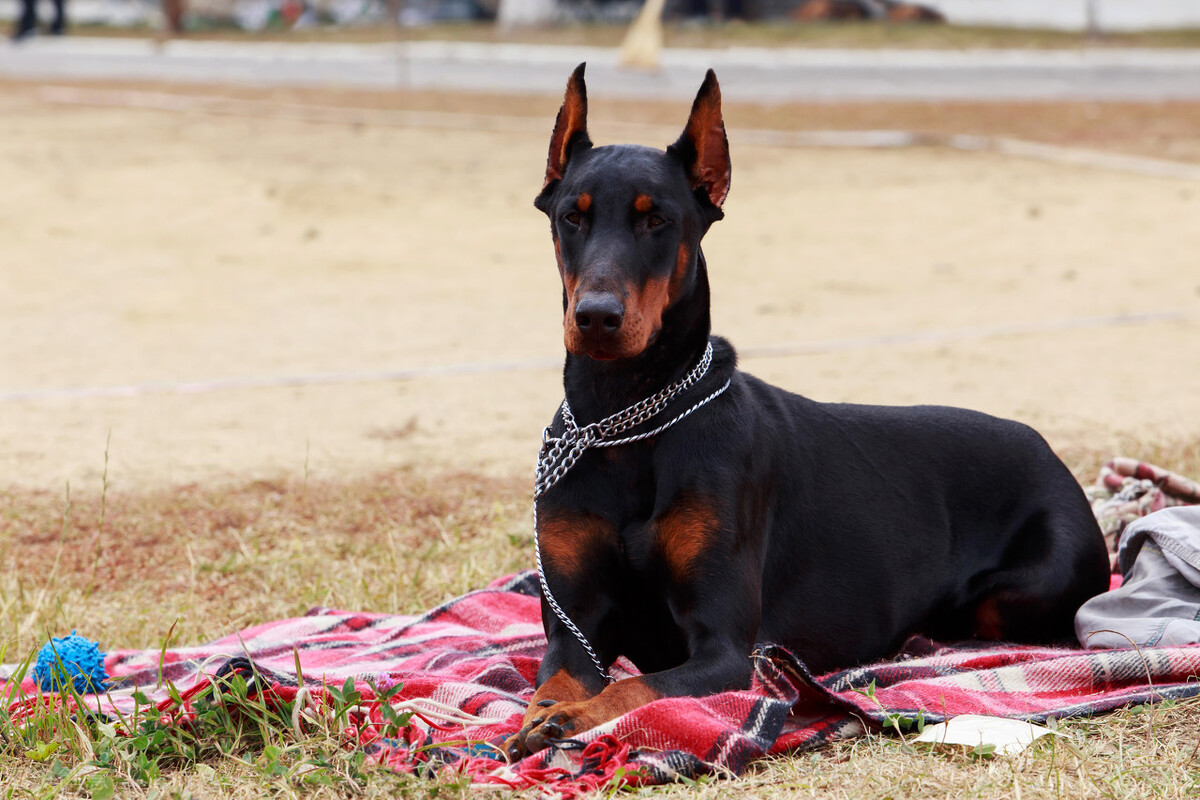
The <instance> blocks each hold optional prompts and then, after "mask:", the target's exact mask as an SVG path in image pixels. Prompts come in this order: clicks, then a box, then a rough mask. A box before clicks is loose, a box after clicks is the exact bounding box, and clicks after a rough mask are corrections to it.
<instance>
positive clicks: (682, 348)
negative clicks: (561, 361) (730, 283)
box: [563, 252, 712, 425]
mask: <svg viewBox="0 0 1200 800" xmlns="http://www.w3.org/2000/svg"><path fill="white" fill-rule="evenodd" d="M711 327H712V322H711V317H710V313H709V289H708V270H707V268H706V265H705V262H704V253H703V252H700V253H698V254H697V258H696V279H695V281H694V282H693V283H692V286H691V289H690V291H689V292H687V293H686V294H684V295H683V296H682V297H680V298H679V300H678V301H676V302H675V304H674V305H672V306H671V307H670V308H669V309H667V310H666V312H664V313H663V320H662V330H661V332H660V333H659V335H658V338H656V339H655V340H654V343H653V344H651V345H650V346H649V347H647V348H646V349H645V350H644V351H643V352H642V353H641V354H640V355H638V356H636V357H635V358H624V359H618V360H615V361H596V360H595V359H592V358H589V357H588V356H578V355H573V354H571V353H567V361H566V366H565V367H564V368H563V388H564V391H565V392H566V397H567V401H568V402H569V403H570V405H571V410H572V412H574V415H575V419H576V420H578V421H579V424H580V425H587V424H589V423H592V422H597V421H599V420H601V419H603V418H604V417H607V416H609V415H610V414H615V413H617V412H618V411H621V410H623V409H625V408H628V407H629V406H631V405H633V404H634V403H636V402H638V401H639V400H643V399H645V398H647V397H649V396H651V395H652V394H654V393H655V392H658V391H659V390H661V389H663V388H665V387H667V386H669V385H670V384H672V383H674V382H675V381H677V380H679V379H680V378H682V377H683V376H684V375H685V374H687V372H688V370H690V369H691V368H692V367H693V366H695V365H696V362H698V361H699V360H700V358H701V357H702V356H703V354H704V348H705V347H706V346H707V344H708V336H709V332H710V329H711Z"/></svg>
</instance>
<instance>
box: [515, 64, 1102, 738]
mask: <svg viewBox="0 0 1200 800" xmlns="http://www.w3.org/2000/svg"><path fill="white" fill-rule="evenodd" d="M586 109H587V106H586V94H585V90H584V86H583V68H582V65H581V67H580V68H579V69H578V70H576V72H575V74H574V75H573V76H572V78H571V81H570V82H569V83H568V88H567V94H566V100H565V102H564V105H563V109H562V111H561V112H560V113H559V118H558V121H557V123H556V127H555V132H554V135H553V137H552V139H551V146H550V158H549V161H548V165H547V174H546V185H545V187H544V189H543V191H542V194H541V195H539V197H538V199H537V203H536V204H537V206H538V207H539V208H540V209H542V210H543V211H545V212H546V213H547V215H548V216H549V217H550V219H551V230H552V235H553V239H554V246H555V253H556V256H557V259H558V265H559V270H560V274H561V276H562V279H563V289H564V292H563V307H564V313H565V316H564V327H565V331H566V333H565V339H566V344H567V350H568V355H567V362H566V367H565V370H564V378H565V380H564V382H565V389H566V396H567V400H568V402H569V404H570V409H571V411H572V412H573V417H574V419H576V420H578V423H579V425H586V424H588V423H590V422H594V421H597V420H601V419H603V418H605V417H607V416H609V415H611V414H614V413H616V412H619V411H621V410H622V409H625V408H627V407H629V406H631V405H633V404H635V403H637V402H638V401H640V400H643V399H644V398H646V397H649V396H651V395H653V394H654V393H656V392H659V391H660V390H662V389H663V388H664V387H668V386H670V385H672V384H673V383H675V382H676V381H679V380H680V379H681V378H682V377H683V376H685V375H686V374H688V373H689V372H690V371H692V370H693V368H695V367H696V365H697V363H698V362H700V361H701V359H702V357H703V355H704V352H705V349H706V347H707V346H708V344H709V342H710V330H709V288H708V277H707V272H706V265H705V261H704V257H703V254H702V253H701V252H700V247H699V245H700V239H701V237H702V236H703V235H704V233H705V231H707V229H708V227H709V225H711V223H712V222H714V221H715V220H717V219H720V217H721V211H720V206H721V204H722V202H723V201H724V199H725V195H726V193H727V191H728V188H729V174H730V171H729V159H728V148H727V144H726V142H725V132H724V125H723V123H722V121H721V115H720V92H719V89H718V88H717V84H716V80H715V77H714V76H713V75H712V73H711V72H710V73H709V76H708V78H707V79H706V80H705V83H704V86H703V87H702V88H701V90H700V93H699V95H698V96H697V99H696V103H695V105H694V106H693V109H692V114H691V117H690V118H689V121H688V125H687V128H686V129H685V131H684V134H683V135H682V136H681V137H680V139H679V141H677V142H676V143H675V144H674V145H672V147H671V148H669V149H668V151H667V152H665V153H664V152H662V151H657V150H652V149H650V148H643V147H634V146H628V145H620V146H614V147H602V148H593V147H592V145H591V142H590V141H589V140H588V137H587V132H586ZM711 343H712V347H713V353H712V362H711V365H710V366H709V368H708V369H707V371H706V372H705V373H704V374H703V377H701V378H700V379H699V381H698V382H697V383H695V385H693V386H690V387H689V388H687V389H686V390H685V391H683V392H682V393H681V394H679V396H678V397H675V398H673V399H672V401H671V402H670V404H669V405H668V406H667V407H666V408H665V409H663V410H662V411H661V413H659V414H658V415H657V416H655V417H653V418H652V419H649V420H647V421H646V422H645V423H644V424H642V425H641V426H637V427H634V428H632V429H631V433H637V432H639V431H645V430H649V429H652V428H654V427H655V426H657V425H659V424H661V423H664V422H668V421H670V420H672V419H674V418H675V417H678V416H680V415H681V414H683V413H684V412H685V411H687V410H688V409H690V408H692V407H694V406H696V405H697V404H698V403H701V402H702V401H704V400H706V399H708V398H710V397H711V400H710V401H709V402H707V403H705V404H704V405H702V406H701V407H699V408H696V409H695V411H694V413H691V414H690V415H689V416H686V417H685V418H683V419H681V420H680V421H679V422H678V424H674V425H673V426H671V427H669V428H668V429H666V430H664V431H662V432H661V433H659V434H656V435H654V436H651V437H649V438H646V439H644V440H640V441H634V442H631V443H628V444H623V445H620V446H618V447H606V448H598V447H593V448H591V449H587V450H585V451H584V452H583V454H582V455H581V456H580V457H579V460H578V462H576V463H575V464H574V465H573V466H572V467H571V468H570V469H569V470H567V471H566V472H565V473H563V474H562V475H561V477H559V478H558V480H557V482H556V483H554V484H553V485H552V486H550V487H549V488H547V489H545V491H544V492H543V493H542V494H541V496H540V497H539V498H538V500H537V513H538V537H539V548H540V556H541V559H542V568H543V572H544V578H545V581H546V585H547V586H548V587H549V588H550V591H551V592H552V594H553V597H554V599H555V600H557V603H558V604H559V606H560V607H561V609H562V611H563V612H564V614H565V616H566V617H567V618H568V619H570V620H571V621H572V622H573V623H574V624H575V625H576V626H578V628H579V630H580V632H581V633H582V634H583V637H584V638H585V639H586V641H587V642H588V643H590V646H591V647H592V648H594V650H595V653H596V655H597V657H598V659H599V661H600V662H601V663H602V664H604V665H607V664H610V663H611V662H612V661H613V660H614V659H615V658H616V657H617V656H618V655H625V656H627V657H628V658H629V659H630V660H632V661H633V663H634V664H636V665H637V667H638V668H639V670H641V671H642V673H643V675H642V677H639V678H634V679H628V680H623V681H619V682H617V683H612V684H608V685H606V681H605V679H604V677H603V676H602V675H601V674H600V671H599V670H598V669H597V668H596V666H595V665H594V664H593V661H592V659H591V657H590V656H589V654H588V653H587V650H586V649H585V647H584V645H583V644H582V643H581V642H580V640H579V638H578V637H577V636H576V635H574V634H573V633H572V632H571V631H570V630H569V629H568V627H567V626H566V624H565V623H564V621H563V620H562V619H561V618H560V617H559V616H558V615H557V614H556V612H555V611H554V610H553V609H552V608H551V607H550V605H549V603H548V600H547V599H546V598H543V603H542V616H543V621H544V624H545V627H546V635H547V637H548V639H549V647H548V649H547V653H546V658H545V659H544V661H543V663H542V666H541V670H540V671H539V674H538V690H537V692H536V693H535V696H534V699H533V701H532V702H531V703H530V706H529V710H528V712H527V713H526V715H525V724H524V726H523V727H522V730H521V732H520V733H518V734H517V735H516V736H514V737H513V738H512V739H510V740H509V742H507V743H506V748H505V749H506V752H507V753H508V755H509V757H510V758H516V757H520V756H521V755H524V754H525V753H527V752H533V751H536V750H539V749H541V748H543V747H545V746H546V745H547V744H549V743H552V742H553V741H554V740H555V739H557V738H561V737H569V736H571V735H573V734H575V733H578V732H581V731H583V730H586V729H587V728H590V727H592V726H594V725H596V724H599V723H601V722H604V721H607V720H609V719H612V718H614V717H616V716H618V715H620V714H622V713H624V712H625V711H628V710H631V709H633V708H636V707H637V706H639V705H642V704H644V703H646V702H649V701H651V700H653V699H655V698H658V697H664V696H680V695H693V696H702V695H706V694H711V693H714V692H717V691H721V690H724V689H729V688H734V687H744V686H746V685H747V684H748V682H749V680H750V673H751V669H750V663H749V659H748V655H749V653H750V651H751V649H752V647H753V646H754V644H755V642H758V641H770V642H775V643H778V644H782V645H784V646H786V647H788V648H790V649H791V650H793V651H794V652H795V653H796V654H797V655H798V656H799V657H800V658H801V659H802V660H804V661H805V662H806V663H807V664H808V665H809V667H810V668H811V669H812V670H813V671H815V672H822V671H826V670H829V669H833V668H838V667H847V666H852V665H855V664H858V663H862V662H864V661H868V660H871V659H878V658H881V657H885V656H887V655H889V654H892V653H894V652H895V651H896V649H897V648H899V647H900V646H901V645H902V643H903V642H904V640H905V639H906V638H907V637H908V636H910V635H912V634H914V633H924V634H927V635H930V636H932V637H934V638H939V639H947V640H949V639H966V638H986V639H1006V640H1017V641H1029V642H1054V641H1067V640H1070V639H1071V638H1072V635H1073V634H1072V631H1073V628H1072V622H1073V618H1074V614H1075V610H1076V609H1077V608H1078V607H1079V605H1080V604H1081V603H1082V602H1083V601H1084V600H1086V599H1087V598H1088V597H1091V596H1092V595H1095V594H1097V593H1099V592H1100V591H1103V589H1104V588H1105V587H1106V586H1107V573H1108V558H1107V555H1106V551H1105V547H1104V542H1103V539H1102V537H1101V535H1100V532H1099V529H1098V528H1097V526H1096V523H1095V520H1094V518H1093V516H1092V514H1091V511H1090V509H1089V507H1088V504H1087V502H1086V500H1085V498H1084V496H1083V493H1082V491H1081V490H1080V488H1079V486H1078V485H1077V484H1076V483H1075V481H1074V479H1073V478H1072V476H1071V474H1070V472H1069V471H1068V470H1067V468H1066V467H1065V466H1064V465H1063V464H1062V462H1061V461H1059V459H1058V458H1057V457H1056V456H1055V455H1054V454H1053V453H1052V452H1051V450H1050V448H1049V447H1048V446H1047V445H1046V443H1045V442H1044V441H1043V440H1042V438H1041V437H1040V436H1039V435H1038V434H1037V433H1035V432H1034V431H1033V430H1031V429H1030V428H1028V427H1026V426H1024V425H1021V424H1019V423H1015V422H1009V421H1005V420H1000V419H996V418H994V417H990V416H987V415H984V414H980V413H976V412H971V411H964V410H960V409H951V408H940V407H931V406H921V407H914V408H892V407H877V406H858V405H845V404H823V403H817V402H814V401H811V400H808V399H806V398H803V397H800V396H798V395H794V394H791V393H789V392H786V391H784V390H782V389H779V388H776V387H773V386H770V385H768V384H766V383H764V382H762V381H760V380H758V379H756V378H754V377H752V376H750V375H747V374H745V373H742V372H739V371H738V370H737V369H736V366H735V362H736V356H735V354H734V352H733V349H732V347H730V345H729V344H728V343H727V342H725V341H724V340H722V339H719V338H711ZM727 382H728V387H727V388H726V389H724V391H720V390H721V388H722V387H723V386H724V385H725V384H726V383H727ZM714 394H715V395H716V396H713V395H714ZM566 433H568V430H567V425H566V423H565V422H564V419H563V415H561V414H560V415H556V417H555V420H554V423H553V424H552V426H551V430H550V436H551V439H552V440H554V439H556V438H560V437H562V436H564V434H566Z"/></svg>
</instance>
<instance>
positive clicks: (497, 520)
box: [0, 472, 532, 653]
mask: <svg viewBox="0 0 1200 800" xmlns="http://www.w3.org/2000/svg"><path fill="white" fill-rule="evenodd" d="M521 488H522V487H521V486H520V485H519V483H518V482H514V481H501V480H496V479H485V478H480V477H475V476H468V475H455V476H449V477H442V478H439V479H437V480H436V481H434V480H429V479H426V478H423V477H421V476H418V475H415V474H413V473H411V472H394V473H389V474H386V475H379V476H377V477H375V478H372V479H370V480H359V481H356V482H353V483H346V484H332V483H324V482H321V483H318V482H309V483H307V484H305V483H304V482H303V481H301V482H299V483H286V482H278V483H275V482H266V481H255V482H253V483H249V484H246V485H242V486H235V487H231V488H222V489H211V488H209V489H202V488H199V487H196V486H184V487H180V488H178V489H175V490H170V491H162V492H156V493H152V494H147V495H134V496H108V497H107V498H103V497H102V496H100V495H98V494H97V493H95V492H93V493H91V494H90V496H88V497H87V498H86V499H80V498H78V497H75V498H71V499H69V500H68V498H67V497H66V494H65V492H64V495H63V496H51V495H48V494H45V493H28V492H8V493H0V508H2V509H3V511H2V512H0V513H2V514H3V520H2V521H0V562H2V563H3V571H2V572H0V597H3V598H4V600H3V603H4V605H3V612H4V613H3V622H2V623H0V625H2V627H0V631H2V634H0V636H2V639H0V641H3V642H6V643H7V644H8V647H9V652H10V653H13V652H25V651H28V650H30V649H31V648H33V647H35V646H39V645H40V644H41V643H42V642H43V641H44V640H45V636H46V634H47V632H54V633H56V635H61V633H60V632H63V631H69V630H70V629H72V628H76V627H77V628H79V630H80V633H86V634H87V635H89V636H91V637H92V638H97V637H98V638H101V639H102V640H103V641H102V644H103V645H104V646H105V647H109V648H115V647H122V648H126V647H132V648H138V647H156V646H158V645H160V644H161V642H162V637H163V635H165V633H166V631H167V630H168V629H169V628H170V627H171V625H172V623H173V622H175V620H177V619H178V620H179V622H178V624H177V625H176V628H175V631H176V633H175V639H176V641H185V642H199V641H205V640H209V639H214V638H217V637H219V636H223V635H225V634H227V633H229V632H231V631H233V630H237V629H240V628H243V627H245V626H246V625H249V624H253V623H255V622H260V621H262V620H267V619H274V618H280V617H289V616H297V615H300V614H303V613H304V612H305V611H306V610H308V609H309V608H311V607H313V606H327V607H334V608H347V609H365V608H369V609H372V610H375V611H384V612H397V613H410V612H416V611H420V610H423V609H425V608H428V607H430V606H432V605H435V604H437V603H438V602H441V601H442V600H445V599H447V598H448V597H451V596H454V595H456V594H461V593H462V592H464V591H467V590H469V589H472V588H477V587H479V586H481V585H483V584H484V583H486V582H487V581H489V580H491V579H492V578H495V577H497V576H499V575H501V574H504V573H506V572H513V571H516V570H517V569H520V568H522V567H524V566H525V561H526V560H527V553H528V547H529V545H530V544H531V542H532V537H531V535H530V534H529V532H528V531H527V530H526V524H525V515H526V511H527V509H528V501H527V499H526V498H525V496H524V494H523V492H522V491H521ZM134 609H136V610H137V613H132V614H131V613H130V611H131V610H134Z"/></svg>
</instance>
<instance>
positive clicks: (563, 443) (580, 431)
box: [533, 341, 732, 683]
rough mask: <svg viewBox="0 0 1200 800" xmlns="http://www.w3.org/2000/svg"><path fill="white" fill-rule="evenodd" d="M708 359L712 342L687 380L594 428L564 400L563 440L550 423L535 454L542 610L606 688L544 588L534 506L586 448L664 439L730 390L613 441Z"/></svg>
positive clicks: (650, 414) (582, 639)
mask: <svg viewBox="0 0 1200 800" xmlns="http://www.w3.org/2000/svg"><path fill="white" fill-rule="evenodd" d="M712 358H713V346H712V342H711V341H710V342H709V343H708V346H707V347H706V348H704V355H703V356H701V358H700V361H699V362H697V364H696V366H695V367H693V368H692V370H691V371H690V372H688V374H687V375H684V376H683V377H682V378H680V379H679V380H678V381H676V382H675V383H673V384H671V385H670V386H668V387H666V388H665V389H663V390H662V391H660V392H658V393H656V394H653V395H651V396H650V397H647V398H646V399H645V400H642V401H640V402H638V403H635V404H633V405H632V406H629V407H628V408H626V409H624V410H622V411H618V412H617V413H616V414H612V415H610V416H607V417H605V418H604V419H602V420H600V421H599V422H593V423H591V424H590V425H585V426H583V427H580V425H579V423H578V422H576V421H575V415H574V414H573V413H572V412H571V406H570V404H569V403H568V402H567V400H566V398H563V401H562V405H561V406H560V407H559V415H561V416H562V421H563V427H564V431H563V434H562V436H557V437H556V436H551V435H550V429H551V427H552V425H553V422H551V425H547V426H546V429H545V431H543V432H542V449H541V452H540V453H539V454H538V462H537V471H536V472H535V474H534V481H533V550H534V555H535V558H536V560H537V571H538V582H539V583H540V584H541V587H542V596H543V597H545V598H546V604H547V605H549V606H550V609H551V610H552V611H553V612H554V615H555V616H556V617H558V619H559V620H560V621H561V622H562V624H563V625H565V626H566V627H567V630H569V631H571V633H572V634H573V635H574V636H575V638H576V639H577V640H578V641H579V644H581V645H582V646H583V649H584V650H585V651H586V652H587V654H588V658H590V659H591V660H592V663H593V664H594V665H595V666H596V670H597V671H598V672H599V673H600V676H601V677H602V678H603V679H604V680H605V682H606V683H612V682H613V680H614V679H613V677H612V676H611V675H609V674H608V670H607V669H606V668H605V666H604V664H603V663H602V662H601V661H600V657H599V656H598V655H596V651H595V650H594V649H593V648H592V645H591V643H589V642H588V639H587V636H585V635H584V633H583V631H581V630H580V629H579V627H578V626H577V625H576V624H575V623H574V622H572V621H571V618H570V617H569V616H568V615H567V612H565V611H563V609H562V606H560V605H559V604H558V601H557V600H555V599H554V593H553V592H551V591H550V585H549V584H548V583H547V582H546V571H545V570H544V569H543V568H542V547H541V543H540V542H539V541H538V530H537V501H538V498H539V497H541V496H542V495H543V494H545V492H546V491H547V490H549V489H550V487H552V486H554V485H555V484H556V483H558V482H559V481H560V480H562V478H563V476H564V475H566V474H567V471H568V470H570V469H571V467H573V466H575V462H576V461H578V460H579V458H580V457H581V456H582V455H583V453H584V451H586V450H587V449H588V448H589V447H615V446H617V445H622V444H629V443H631V442H637V441H641V440H643V439H648V438H650V437H651V436H654V435H656V434H659V433H662V432H663V431H664V430H666V429H667V428H669V427H671V426H672V425H674V424H676V423H677V422H680V421H682V420H683V419H684V418H685V417H687V416H689V415H690V414H692V412H694V411H696V410H698V409H700V408H701V407H703V406H705V405H707V404H708V403H709V402H711V401H712V400H714V399H716V398H717V397H718V396H719V395H720V394H721V393H722V392H724V391H725V390H726V389H728V388H729V384H730V381H731V380H732V378H731V379H730V380H727V381H725V383H724V385H723V386H721V388H719V389H717V390H716V391H714V392H713V393H712V394H710V395H708V396H707V397H705V398H704V399H703V400H700V401H698V402H697V403H695V404H694V405H693V406H692V407H691V408H689V409H687V410H686V411H684V412H683V413H681V414H678V415H676V416H675V417H672V418H671V419H669V420H667V421H666V422H664V423H663V424H662V425H659V426H658V427H657V428H654V429H653V430H649V431H645V432H644V433H639V434H635V435H633V436H626V437H624V438H619V439H618V438H613V437H615V436H616V435H617V434H619V433H624V432H625V431H627V430H629V429H631V428H635V427H637V426H638V425H641V424H642V423H644V422H649V421H650V420H651V419H653V418H654V417H656V416H657V415H658V414H659V413H661V412H662V411H663V409H665V408H666V407H667V404H668V403H670V402H671V401H672V400H674V399H675V398H676V397H678V396H679V395H681V394H683V393H684V392H686V391H687V390H688V389H690V388H692V387H693V386H695V385H696V383H697V382H698V381H699V380H700V379H701V378H703V377H704V375H705V374H706V373H707V372H708V368H709V366H711V364H712Z"/></svg>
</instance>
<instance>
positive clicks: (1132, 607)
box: [1075, 506, 1200, 647]
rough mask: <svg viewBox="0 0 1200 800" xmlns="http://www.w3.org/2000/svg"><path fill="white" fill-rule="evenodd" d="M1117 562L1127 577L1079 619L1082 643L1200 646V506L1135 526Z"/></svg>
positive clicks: (1167, 512) (1164, 513)
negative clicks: (1117, 587)
mask: <svg viewBox="0 0 1200 800" xmlns="http://www.w3.org/2000/svg"><path fill="white" fill-rule="evenodd" d="M1117 562H1118V564H1119V565H1120V567H1121V574H1122V575H1124V576H1125V581H1124V583H1122V584H1121V587H1120V588H1119V589H1114V590H1113V591H1111V592H1105V593H1104V594H1101V595H1097V596H1096V597H1093V598H1092V599H1091V600H1088V601H1087V602H1086V603H1084V604H1083V606H1082V607H1081V608H1080V609H1079V612H1078V613H1077V614H1076V615H1075V635H1076V637H1078V639H1079V641H1080V643H1082V644H1083V645H1084V646H1085V647H1129V645H1130V643H1131V642H1132V643H1134V644H1137V645H1139V646H1154V645H1163V646H1170V645H1180V644H1195V643H1197V642H1200V506H1176V507H1174V508H1164V509H1163V510H1161V511H1155V512H1154V513H1153V514H1148V515H1146V516H1145V517H1142V518H1141V519H1138V520H1135V521H1133V522H1131V523H1130V524H1129V527H1127V528H1126V529H1125V532H1124V534H1122V536H1121V546H1120V549H1119V550H1118V551H1117ZM1122 634H1123V635H1122ZM1126 637H1128V638H1126Z"/></svg>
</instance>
